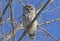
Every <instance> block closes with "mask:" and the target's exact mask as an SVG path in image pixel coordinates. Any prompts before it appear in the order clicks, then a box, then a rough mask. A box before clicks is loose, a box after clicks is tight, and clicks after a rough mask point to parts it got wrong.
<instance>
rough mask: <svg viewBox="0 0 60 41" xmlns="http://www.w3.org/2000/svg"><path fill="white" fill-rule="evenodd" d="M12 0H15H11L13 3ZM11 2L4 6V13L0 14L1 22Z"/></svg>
mask: <svg viewBox="0 0 60 41" xmlns="http://www.w3.org/2000/svg"><path fill="white" fill-rule="evenodd" d="M12 1H13V0H11V3H12ZM9 5H10V4H9V3H8V4H7V5H6V6H5V8H4V10H3V12H2V15H1V16H0V22H1V20H2V17H3V16H4V15H5V11H6V10H7V8H8V7H9Z"/></svg>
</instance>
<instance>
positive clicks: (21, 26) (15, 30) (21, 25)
mask: <svg viewBox="0 0 60 41" xmlns="http://www.w3.org/2000/svg"><path fill="white" fill-rule="evenodd" d="M14 25H15V26H16V28H15V29H14V34H16V33H17V32H18V31H20V30H24V27H23V24H22V23H21V24H17V23H16V24H15V23H14ZM6 37H7V38H6V40H7V41H8V40H9V39H10V38H11V37H12V31H10V32H9V33H8V34H7V35H6ZM2 41H4V38H3V39H2Z"/></svg>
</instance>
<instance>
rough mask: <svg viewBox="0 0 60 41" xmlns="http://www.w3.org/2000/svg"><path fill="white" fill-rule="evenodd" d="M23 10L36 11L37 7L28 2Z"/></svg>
mask: <svg viewBox="0 0 60 41" xmlns="http://www.w3.org/2000/svg"><path fill="white" fill-rule="evenodd" d="M23 10H24V11H25V12H27V13H33V12H35V7H34V6H33V5H30V4H27V5H26V6H24V8H23Z"/></svg>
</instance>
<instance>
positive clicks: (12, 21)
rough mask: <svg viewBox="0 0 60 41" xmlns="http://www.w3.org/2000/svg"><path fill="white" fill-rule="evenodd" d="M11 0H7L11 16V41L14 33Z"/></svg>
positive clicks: (13, 39)
mask: <svg viewBox="0 0 60 41" xmlns="http://www.w3.org/2000/svg"><path fill="white" fill-rule="evenodd" d="M11 2H12V0H9V3H10V16H11V17H10V18H11V25H12V41H15V34H14V24H13V14H12V6H11Z"/></svg>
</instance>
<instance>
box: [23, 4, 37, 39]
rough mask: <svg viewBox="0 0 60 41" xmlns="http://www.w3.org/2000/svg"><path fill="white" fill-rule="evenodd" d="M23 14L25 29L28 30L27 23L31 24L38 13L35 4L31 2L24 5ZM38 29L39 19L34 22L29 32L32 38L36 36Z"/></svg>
mask: <svg viewBox="0 0 60 41" xmlns="http://www.w3.org/2000/svg"><path fill="white" fill-rule="evenodd" d="M22 15H23V17H22V20H23V26H24V28H25V30H27V29H26V25H27V24H29V23H30V22H31V21H32V20H33V18H34V17H35V15H36V13H35V8H34V6H32V5H30V4H28V5H26V6H24V7H23V14H22ZM36 30H37V20H36V21H35V22H34V23H33V25H32V27H31V29H30V30H29V32H28V35H29V38H30V39H34V38H36Z"/></svg>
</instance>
